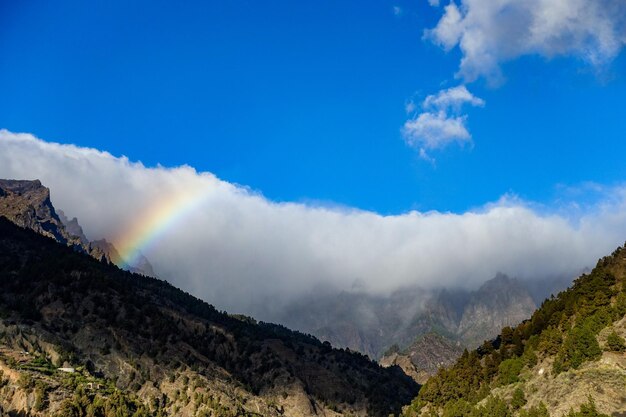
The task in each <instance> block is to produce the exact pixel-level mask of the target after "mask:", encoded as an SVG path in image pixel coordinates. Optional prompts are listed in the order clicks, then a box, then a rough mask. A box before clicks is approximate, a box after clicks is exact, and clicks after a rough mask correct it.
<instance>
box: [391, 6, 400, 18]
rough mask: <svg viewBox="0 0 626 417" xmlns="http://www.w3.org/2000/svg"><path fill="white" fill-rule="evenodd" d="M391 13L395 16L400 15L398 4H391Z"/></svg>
mask: <svg viewBox="0 0 626 417" xmlns="http://www.w3.org/2000/svg"><path fill="white" fill-rule="evenodd" d="M393 14H394V15H395V16H400V15H402V8H401V7H400V6H393Z"/></svg>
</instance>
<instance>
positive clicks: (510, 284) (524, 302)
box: [457, 274, 537, 347]
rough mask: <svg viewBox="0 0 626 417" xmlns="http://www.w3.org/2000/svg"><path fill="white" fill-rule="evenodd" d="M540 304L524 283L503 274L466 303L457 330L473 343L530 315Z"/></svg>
mask: <svg viewBox="0 0 626 417" xmlns="http://www.w3.org/2000/svg"><path fill="white" fill-rule="evenodd" d="M536 308H537V306H536V305H535V302H534V301H533V299H532V297H531V296H530V294H529V292H528V291H527V290H526V288H524V286H522V284H521V283H520V282H519V281H518V280H516V279H514V278H509V277H508V276H506V275H504V274H498V275H496V277H495V278H493V279H491V280H489V281H487V282H485V283H484V284H483V285H482V286H481V287H480V288H479V289H478V290H477V291H475V292H474V293H473V294H472V296H471V299H470V301H469V302H468V304H467V305H466V307H465V311H464V312H463V316H462V317H461V321H460V323H459V327H458V330H457V334H458V335H459V337H460V338H461V339H462V340H463V341H464V342H465V343H466V344H467V345H468V346H470V347H475V346H477V345H479V344H480V343H482V342H483V341H484V340H486V339H488V338H491V337H494V336H495V335H497V334H498V333H500V330H502V328H503V327H505V326H515V325H517V324H519V323H520V322H522V321H523V320H525V319H527V318H529V317H530V315H531V314H532V313H533V311H535V309H536Z"/></svg>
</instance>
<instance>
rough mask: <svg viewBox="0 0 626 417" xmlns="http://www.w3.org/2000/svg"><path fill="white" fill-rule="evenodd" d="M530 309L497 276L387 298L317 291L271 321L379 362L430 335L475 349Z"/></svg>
mask: <svg viewBox="0 0 626 417" xmlns="http://www.w3.org/2000/svg"><path fill="white" fill-rule="evenodd" d="M535 308H536V305H535V303H534V301H533V299H532V297H531V295H530V294H529V292H528V290H527V289H526V288H525V286H524V285H523V284H522V282H520V281H519V280H516V279H513V278H509V277H507V276H506V275H504V274H498V275H497V276H496V277H494V278H493V279H491V280H488V281H486V282H485V283H484V284H483V285H482V286H481V287H480V288H479V289H477V290H476V291H466V290H461V289H456V290H455V289H441V290H434V291H433V290H424V289H421V288H412V289H403V290H402V291H397V292H395V293H392V294H391V295H389V296H387V297H384V296H373V295H369V294H366V293H360V292H341V293H339V294H332V293H321V292H320V293H316V294H312V295H310V296H308V297H305V298H302V299H299V300H297V301H296V302H294V303H293V304H292V305H291V306H288V307H287V308H286V309H284V310H283V311H281V312H280V313H279V314H278V315H275V316H273V319H274V320H276V321H279V322H281V323H285V324H286V325H288V326H290V327H292V328H295V329H298V330H301V331H303V332H306V333H311V334H314V335H316V336H317V337H319V338H321V339H322V340H328V341H330V342H331V343H332V344H333V345H336V346H341V347H347V348H350V349H353V350H358V351H360V352H364V353H366V354H368V355H370V356H372V357H374V358H380V357H381V356H382V355H383V353H384V352H385V351H386V350H387V349H389V348H390V347H391V346H393V345H398V346H399V348H400V349H405V348H408V347H409V346H410V345H411V344H412V343H413V342H414V340H415V338H416V337H419V336H421V335H425V334H428V333H430V332H436V333H438V334H439V335H440V336H443V337H445V338H447V339H450V340H451V341H452V342H453V343H456V342H459V343H460V344H461V345H462V346H463V347H477V346H478V345H480V344H481V343H482V342H483V341H484V340H486V339H490V338H492V337H495V336H496V335H497V334H498V332H499V331H500V329H501V328H502V327H503V326H505V325H515V324H517V323H519V322H521V321H522V320H524V319H526V318H528V317H530V315H531V314H532V312H533V311H534V310H535ZM434 359H436V358H433V360H434ZM451 359H453V360H454V359H456V356H455V357H452V358H451Z"/></svg>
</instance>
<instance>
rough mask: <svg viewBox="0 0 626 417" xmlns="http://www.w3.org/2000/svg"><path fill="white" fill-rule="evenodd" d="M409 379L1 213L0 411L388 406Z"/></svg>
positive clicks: (337, 411)
mask: <svg viewBox="0 0 626 417" xmlns="http://www.w3.org/2000/svg"><path fill="white" fill-rule="evenodd" d="M49 217H51V218H54V217H53V216H49ZM27 220H28V219H26V221H27ZM55 226H58V225H56V224H55ZM42 227H43V226H42ZM44 230H46V229H45V228H44ZM417 391H418V385H417V384H415V383H414V382H413V381H412V380H411V379H410V378H409V377H407V376H406V375H405V374H404V373H402V372H401V370H400V369H399V368H397V367H393V368H382V367H380V366H379V365H378V364H377V363H375V362H373V361H371V360H369V359H368V358H367V357H365V356H363V355H361V354H358V353H354V352H349V351H347V350H343V349H333V348H332V347H331V346H330V344H328V343H321V342H320V341H319V340H318V339H315V338H313V337H311V336H307V335H304V334H302V333H297V332H293V331H290V330H288V329H286V328H284V327H282V326H277V325H272V324H266V323H256V322H255V321H254V320H253V319H251V318H247V317H242V316H230V315H228V314H226V313H223V312H220V311H217V310H216V309H215V308H213V307H212V306H210V305H209V304H206V303H204V302H202V301H200V300H198V299H196V298H194V297H192V296H191V295H189V294H186V293H184V292H182V291H180V290H178V289H176V288H174V287H172V286H171V285H169V284H167V283H166V282H164V281H160V280H158V279H154V278H149V277H145V276H141V275H137V274H132V273H129V272H126V271H122V270H120V269H118V268H117V267H115V266H114V265H111V264H108V263H103V262H98V261H97V260H95V259H94V258H92V257H89V256H86V255H85V254H83V253H80V252H77V251H75V250H72V249H71V248H70V247H68V246H66V245H62V244H59V243H58V242H55V241H54V240H52V239H49V238H47V237H45V236H42V235H40V234H37V233H35V232H34V231H32V230H28V229H23V228H21V227H18V226H16V225H15V224H13V223H11V222H9V221H8V220H6V219H5V218H3V217H0V407H1V410H0V412H3V413H9V414H10V415H20V416H63V417H65V416H86V415H88V416H122V415H124V416H131V415H132V416H136V417H140V416H148V415H154V416H244V415H249V416H252V415H256V416H279V415H286V416H315V415H316V416H319V415H324V416H338V415H354V416H357V415H358V416H365V415H368V416H387V415H389V414H390V413H398V412H399V411H400V408H401V406H402V405H403V404H406V403H408V402H409V401H410V399H411V398H413V397H414V396H415V395H416V394H417Z"/></svg>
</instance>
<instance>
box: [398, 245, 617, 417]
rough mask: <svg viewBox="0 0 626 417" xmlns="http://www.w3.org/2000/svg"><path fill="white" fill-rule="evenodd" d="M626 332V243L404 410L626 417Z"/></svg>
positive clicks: (476, 416)
mask: <svg viewBox="0 0 626 417" xmlns="http://www.w3.org/2000/svg"><path fill="white" fill-rule="evenodd" d="M625 337H626V248H624V247H621V248H618V249H617V250H616V251H615V252H614V253H613V254H612V255H611V256H607V257H605V258H603V259H601V260H600V261H599V262H598V264H597V266H596V267H595V268H594V269H593V270H592V271H591V272H590V273H588V274H583V275H581V276H580V277H579V278H578V279H577V280H576V281H575V282H574V284H573V285H572V286H571V287H570V288H569V289H567V290H566V291H563V292H561V293H559V294H558V296H556V297H551V298H550V299H547V300H545V301H544V303H543V304H542V305H541V307H540V308H539V309H537V310H536V311H535V312H534V313H533V314H532V317H531V318H530V319H528V320H525V321H523V322H522V323H520V324H519V325H517V326H515V327H508V326H507V327H504V328H503V329H502V331H501V333H500V335H499V336H498V337H497V338H496V339H494V340H493V341H491V342H486V343H484V344H483V345H482V346H481V347H480V348H479V349H477V350H475V351H471V352H468V351H465V352H464V353H463V355H462V356H461V358H459V360H458V361H457V362H456V363H455V364H454V365H453V366H452V367H450V368H447V369H441V370H440V371H439V372H438V373H437V375H436V376H434V377H432V378H430V379H429V380H428V382H427V383H426V384H425V385H424V386H423V387H422V389H421V391H420V393H419V395H418V397H417V398H416V399H415V400H414V401H413V403H412V404H411V406H409V407H407V408H406V409H405V410H404V415H405V416H407V417H412V416H444V417H452V416H470V417H482V416H485V417H486V416H490V417H510V416H520V417H522V416H537V417H547V416H553V417H559V416H568V417H578V416H581V417H582V416H587V417H593V416H613V417H619V416H626V340H625V339H624V338H625Z"/></svg>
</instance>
